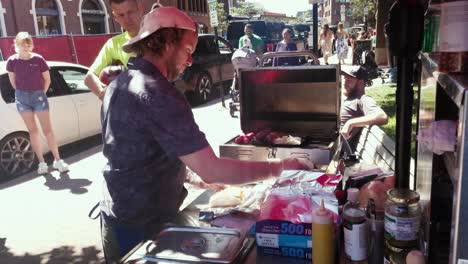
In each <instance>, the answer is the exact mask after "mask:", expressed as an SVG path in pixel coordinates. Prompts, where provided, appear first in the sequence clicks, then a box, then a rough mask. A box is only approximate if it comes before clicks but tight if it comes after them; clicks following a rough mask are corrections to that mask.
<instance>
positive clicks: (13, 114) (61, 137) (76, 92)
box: [0, 61, 101, 181]
mask: <svg viewBox="0 0 468 264" xmlns="http://www.w3.org/2000/svg"><path fill="white" fill-rule="evenodd" d="M47 64H48V65H49V67H50V78H51V85H50V87H49V90H48V91H47V97H48V98H49V106H50V108H49V111H50V118H51V120H52V127H53V130H54V133H55V138H56V140H57V144H58V145H59V146H62V145H65V144H68V143H71V142H73V141H77V140H79V139H83V138H86V137H89V136H93V135H96V134H99V133H100V132H101V122H100V109H101V101H100V100H99V99H98V98H97V97H96V96H95V95H94V94H93V93H91V91H90V90H89V89H88V87H87V86H86V85H85V84H84V77H85V74H86V72H87V71H88V68H86V67H85V66H82V65H78V64H72V63H67V62H55V61H49V62H47ZM0 91H1V97H0V181H2V180H4V179H6V178H9V177H14V176H19V175H21V174H23V173H25V172H28V171H30V170H32V169H35V166H36V164H37V159H36V155H35V154H34V152H33V150H32V147H31V142H30V140H29V135H28V130H27V129H26V126H25V124H24V122H23V120H22V119H21V116H20V115H19V113H18V111H17V110H16V104H15V91H14V89H13V87H12V86H11V84H10V81H9V79H8V73H7V71H6V62H5V61H2V62H0ZM37 124H38V126H39V127H40V125H39V122H37ZM39 130H41V129H39ZM41 133H42V132H41ZM42 138H43V142H42V143H43V144H42V146H43V151H44V153H45V152H47V151H48V148H47V142H46V140H45V137H44V136H42Z"/></svg>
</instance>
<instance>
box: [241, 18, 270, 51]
mask: <svg viewBox="0 0 468 264" xmlns="http://www.w3.org/2000/svg"><path fill="white" fill-rule="evenodd" d="M244 33H245V35H244V36H242V37H241V38H240V39H239V48H243V47H248V48H249V49H252V50H254V51H255V53H256V54H257V56H258V57H260V56H261V55H262V54H263V49H264V47H263V46H264V44H263V40H262V38H261V37H259V36H257V35H255V34H254V29H253V26H252V25H251V24H246V25H245V27H244Z"/></svg>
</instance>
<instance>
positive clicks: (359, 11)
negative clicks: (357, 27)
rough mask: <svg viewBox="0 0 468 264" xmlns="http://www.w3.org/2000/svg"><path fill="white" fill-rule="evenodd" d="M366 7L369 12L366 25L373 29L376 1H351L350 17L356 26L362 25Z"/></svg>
mask: <svg viewBox="0 0 468 264" xmlns="http://www.w3.org/2000/svg"><path fill="white" fill-rule="evenodd" d="M366 6H367V8H368V10H369V13H368V15H367V25H368V26H371V27H374V28H375V22H376V17H375V13H376V9H377V1H376V0H351V2H350V7H351V15H352V16H353V18H354V20H355V21H356V22H357V24H359V23H364V7H366Z"/></svg>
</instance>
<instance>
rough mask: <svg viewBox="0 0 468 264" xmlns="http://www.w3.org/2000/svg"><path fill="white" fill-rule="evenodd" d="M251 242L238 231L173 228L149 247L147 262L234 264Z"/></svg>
mask: <svg viewBox="0 0 468 264" xmlns="http://www.w3.org/2000/svg"><path fill="white" fill-rule="evenodd" d="M252 244H253V243H252V241H250V240H249V239H246V238H243V237H241V234H240V232H239V231H238V230H236V229H229V228H223V229H221V228H197V227H170V228H166V229H164V230H163V231H161V232H160V233H159V234H158V236H157V238H156V240H155V241H154V242H153V243H152V244H148V246H147V249H146V251H147V254H146V256H145V257H144V260H145V261H147V262H156V263H157V262H162V261H177V262H178V263H181V262H183V263H193V262H197V263H200V262H202V263H234V262H235V261H236V259H238V258H239V256H240V255H241V253H242V252H244V251H245V250H246V247H248V249H250V247H251V246H252Z"/></svg>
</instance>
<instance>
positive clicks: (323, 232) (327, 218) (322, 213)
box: [312, 199, 335, 264]
mask: <svg viewBox="0 0 468 264" xmlns="http://www.w3.org/2000/svg"><path fill="white" fill-rule="evenodd" d="M334 256H335V255H334V246H333V215H332V213H331V212H330V211H329V210H327V209H326V208H325V206H324V204H323V199H322V202H321V204H320V208H318V209H317V210H315V211H314V213H313V214H312V263H314V264H333V261H334Z"/></svg>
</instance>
